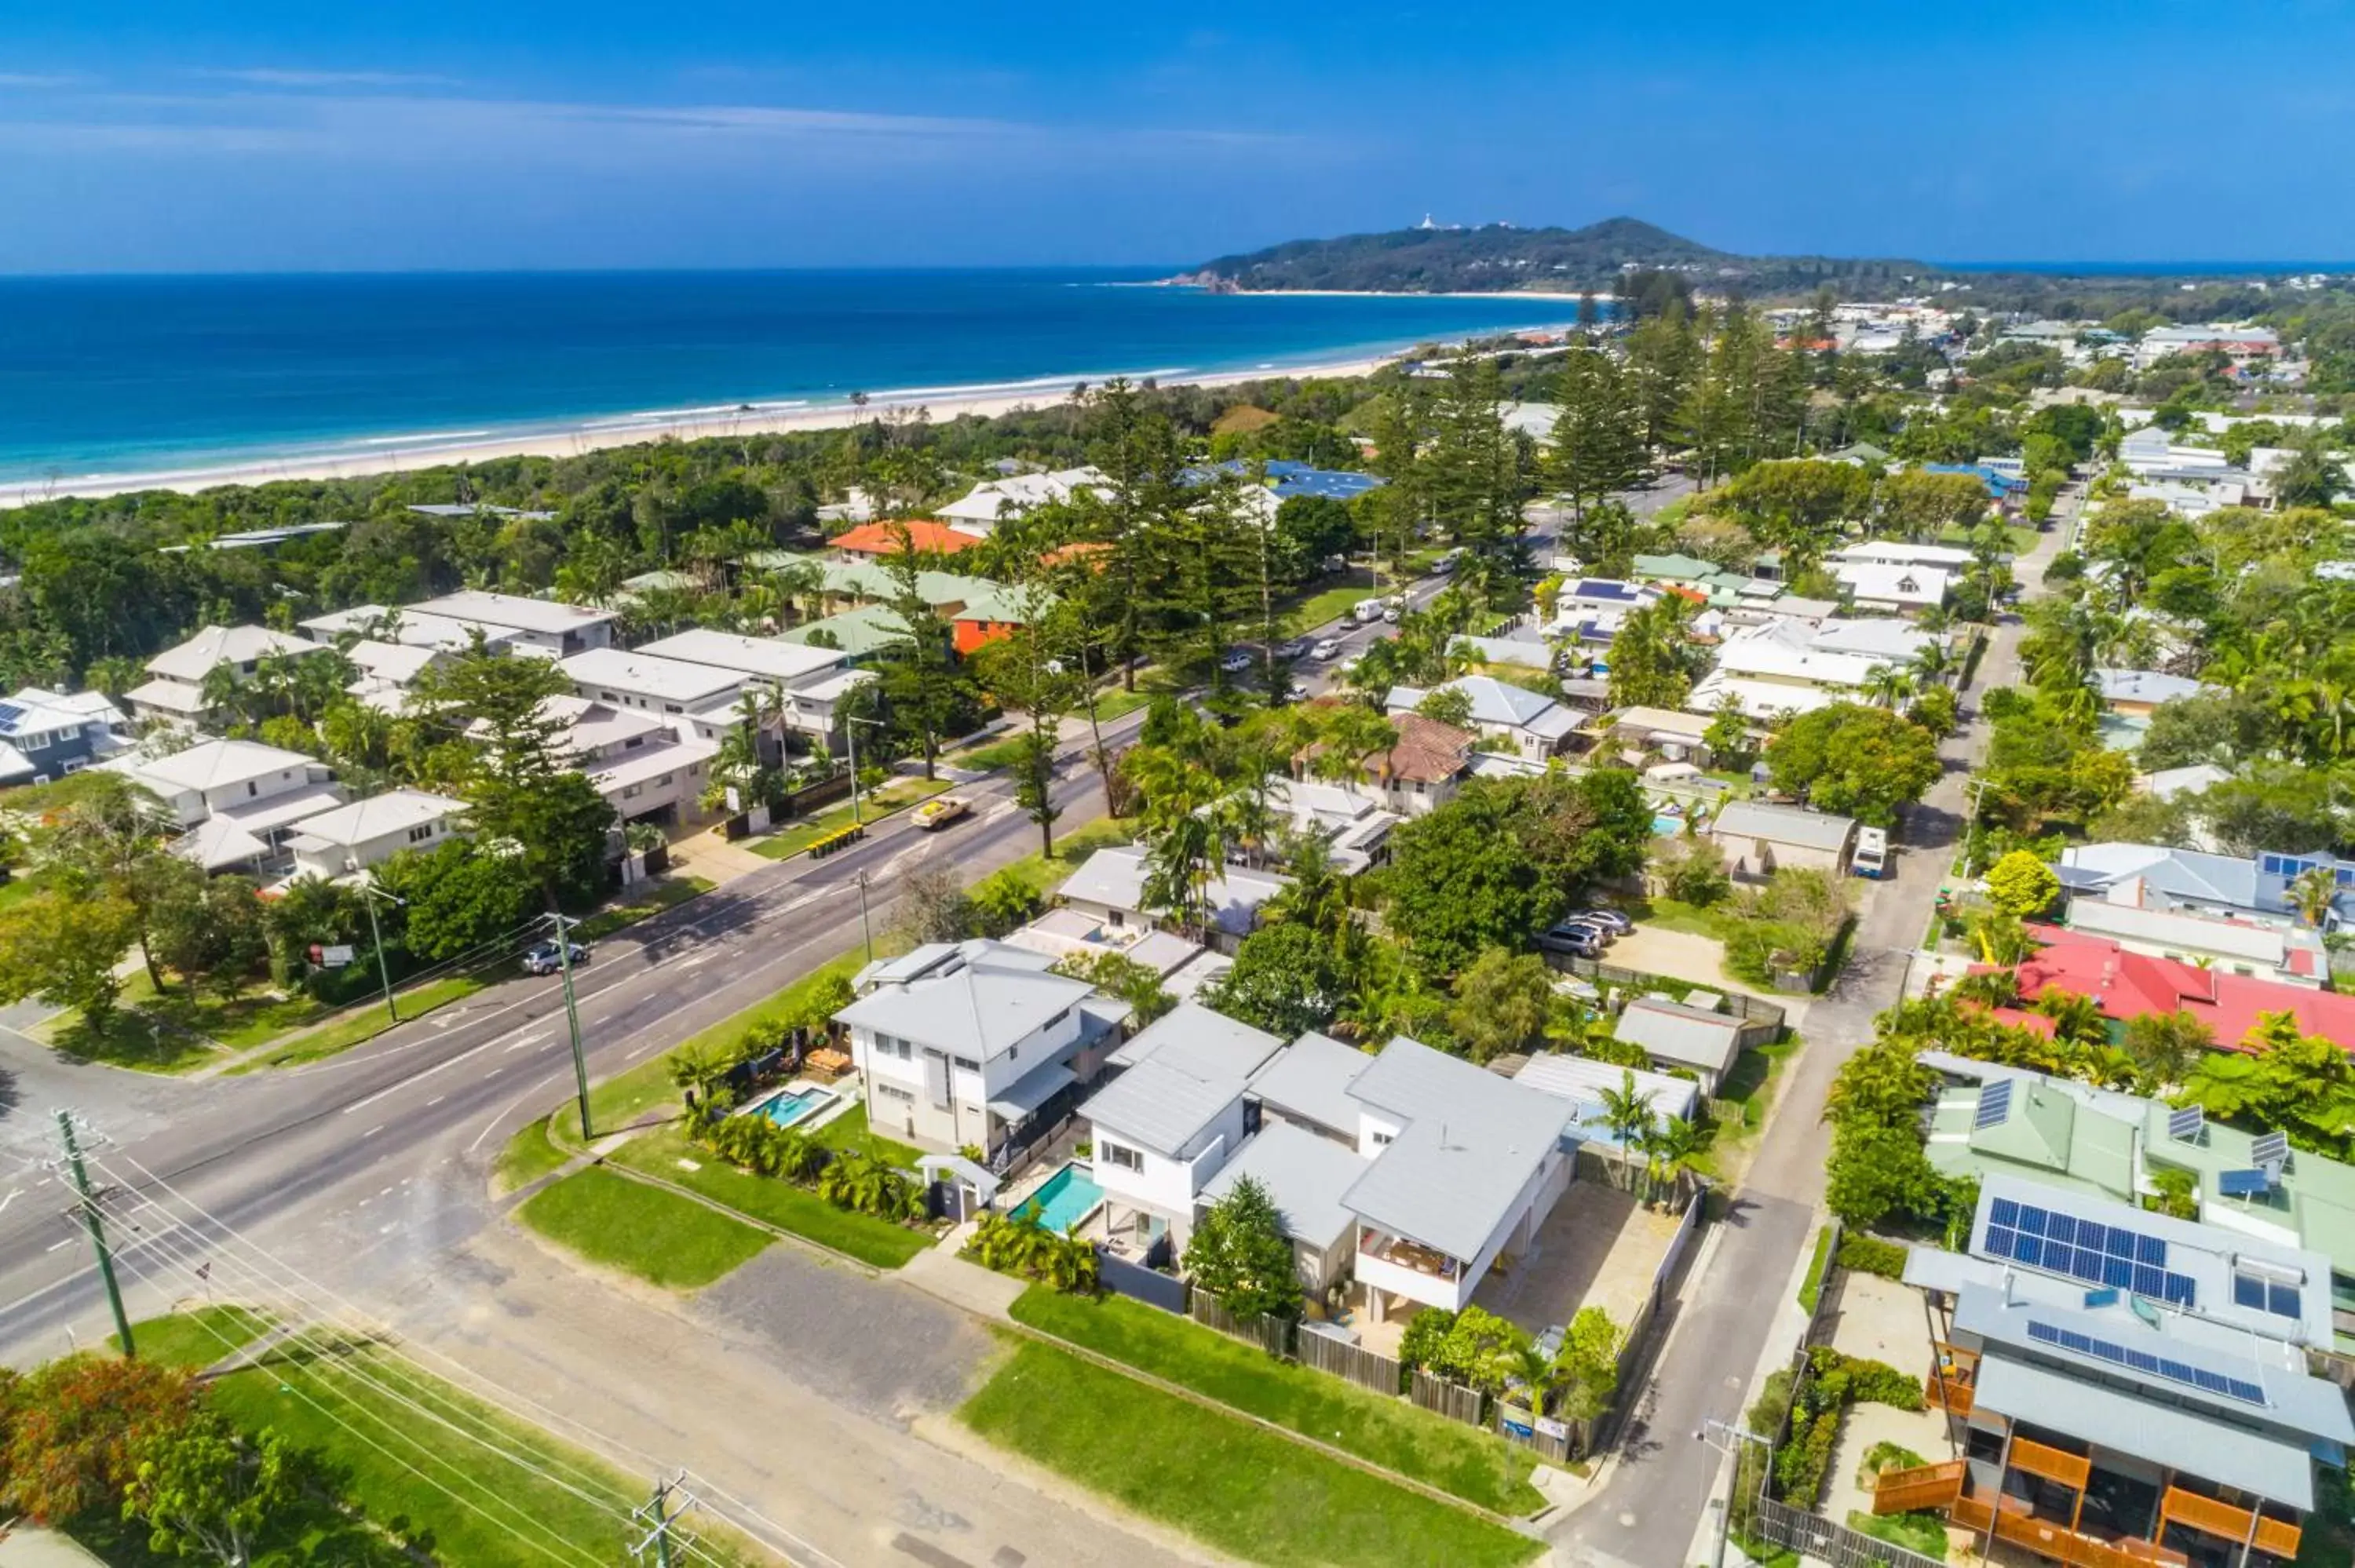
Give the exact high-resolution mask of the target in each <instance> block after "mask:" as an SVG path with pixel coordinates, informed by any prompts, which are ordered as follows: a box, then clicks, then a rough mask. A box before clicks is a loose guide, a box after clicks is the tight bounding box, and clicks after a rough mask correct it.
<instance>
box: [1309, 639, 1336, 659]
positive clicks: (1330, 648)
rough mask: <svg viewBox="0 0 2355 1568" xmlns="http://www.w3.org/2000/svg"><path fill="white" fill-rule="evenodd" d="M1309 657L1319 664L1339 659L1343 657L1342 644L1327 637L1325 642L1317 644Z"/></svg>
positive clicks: (1310, 651)
mask: <svg viewBox="0 0 2355 1568" xmlns="http://www.w3.org/2000/svg"><path fill="white" fill-rule="evenodd" d="M1308 656H1309V657H1310V658H1311V659H1314V660H1316V661H1317V662H1319V663H1323V662H1327V661H1329V660H1333V659H1338V658H1339V657H1340V656H1341V644H1340V643H1338V642H1337V641H1334V640H1333V639H1332V638H1330V637H1327V638H1326V639H1325V640H1324V641H1321V642H1319V643H1317V644H1316V647H1314V648H1311V649H1310V650H1309V651H1308Z"/></svg>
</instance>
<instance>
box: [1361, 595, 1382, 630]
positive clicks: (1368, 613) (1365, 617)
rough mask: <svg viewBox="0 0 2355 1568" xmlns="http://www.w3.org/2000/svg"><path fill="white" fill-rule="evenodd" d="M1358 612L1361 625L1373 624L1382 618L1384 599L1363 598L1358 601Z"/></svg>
mask: <svg viewBox="0 0 2355 1568" xmlns="http://www.w3.org/2000/svg"><path fill="white" fill-rule="evenodd" d="M1356 613H1357V617H1358V623H1359V625H1361V626H1367V625H1371V624H1372V623H1373V622H1375V621H1377V620H1380V619H1381V618H1382V601H1381V600H1380V599H1359V601H1358V609H1357V612H1356Z"/></svg>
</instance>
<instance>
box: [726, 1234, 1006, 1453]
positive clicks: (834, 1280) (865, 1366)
mask: <svg viewBox="0 0 2355 1568" xmlns="http://www.w3.org/2000/svg"><path fill="white" fill-rule="evenodd" d="M694 1309H695V1311H696V1312H697V1313H698V1315H703V1314H709V1315H711V1316H714V1317H717V1318H719V1319H722V1320H724V1321H725V1323H726V1324H727V1325H728V1327H730V1329H732V1330H737V1331H739V1332H743V1333H749V1334H750V1335H751V1336H752V1337H753V1338H754V1339H755V1340H757V1341H759V1342H760V1343H761V1344H762V1345H763V1346H764V1347H766V1348H767V1349H768V1350H769V1352H770V1354H769V1358H768V1359H769V1360H770V1361H772V1362H773V1364H774V1365H775V1366H776V1367H777V1368H778V1369H779V1370H781V1371H783V1372H784V1373H785V1374H786V1375H787V1376H789V1377H791V1378H793V1379H794V1381H795V1382H797V1383H803V1384H805V1385H806V1386H807V1387H809V1388H810V1389H811V1390H812V1391H813V1392H815V1393H818V1394H821V1395H823V1396H825V1397H826V1398H827V1399H831V1400H834V1401H837V1403H840V1404H847V1405H849V1406H851V1407H852V1408H854V1409H858V1410H861V1411H864V1412H866V1413H867V1414H870V1415H874V1416H877V1417H879V1418H880V1419H883V1420H889V1421H896V1422H900V1423H901V1424H903V1425H904V1424H905V1423H907V1422H909V1421H911V1420H913V1419H915V1418H916V1417H918V1416H920V1415H924V1414H931V1413H932V1412H935V1411H944V1410H948V1409H951V1408H953V1407H954V1406H955V1405H956V1404H960V1403H961V1402H962V1401H963V1400H964V1396H965V1394H966V1393H968V1392H969V1391H970V1389H971V1387H972V1386H973V1384H974V1383H976V1382H977V1381H978V1378H979V1374H980V1372H981V1368H982V1363H983V1362H984V1361H986V1359H987V1358H988V1356H989V1353H990V1351H991V1343H990V1339H989V1336H988V1334H987V1333H986V1331H984V1330H982V1329H981V1328H980V1326H979V1325H977V1324H975V1322H974V1320H973V1319H971V1318H970V1317H968V1316H967V1315H966V1314H965V1313H964V1312H962V1311H960V1310H959V1309H957V1308H954V1307H951V1306H949V1305H948V1304H947V1303H945V1302H943V1301H938V1300H935V1299H933V1298H931V1297H929V1296H925V1295H923V1294H922V1293H920V1292H918V1291H914V1290H911V1289H909V1288H907V1287H905V1286H901V1285H897V1284H894V1283H892V1282H891V1281H890V1280H887V1279H870V1278H868V1277H867V1276H865V1275H863V1274H859V1273H858V1272H856V1271H854V1270H852V1269H849V1268H846V1267H842V1266H837V1265H835V1264H830V1263H826V1262H822V1261H820V1260H818V1259H815V1258H813V1257H811V1256H810V1255H808V1254H806V1253H804V1252H800V1251H798V1250H796V1249H795V1248H794V1246H793V1245H792V1244H791V1243H780V1244H779V1245H775V1246H773V1247H771V1248H769V1249H768V1250H767V1251H766V1252H764V1253H762V1255H760V1256H759V1257H756V1258H754V1259H753V1260H752V1261H751V1263H748V1264H746V1265H745V1266H743V1267H741V1268H740V1269H738V1270H736V1271H735V1272H734V1273H733V1274H730V1276H728V1277H726V1278H725V1279H722V1280H720V1281H719V1283H718V1284H716V1285H714V1286H712V1287H710V1288H709V1289H708V1290H706V1291H704V1292H703V1293H702V1294H701V1295H699V1296H698V1297H697V1298H696V1299H695V1308H694Z"/></svg>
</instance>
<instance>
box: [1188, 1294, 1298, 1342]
mask: <svg viewBox="0 0 2355 1568" xmlns="http://www.w3.org/2000/svg"><path fill="white" fill-rule="evenodd" d="M1187 1296H1188V1299H1187V1303H1186V1311H1187V1315H1188V1316H1189V1317H1191V1318H1192V1319H1194V1321H1196V1322H1197V1323H1199V1324H1201V1325H1202V1327H1204V1328H1206V1329H1216V1330H1218V1331H1219V1332H1220V1333H1221V1334H1226V1335H1229V1336H1231V1337H1232V1338H1234V1339H1238V1340H1242V1341H1243V1342H1244V1343H1245V1344H1250V1345H1257V1346H1258V1347H1259V1348H1260V1349H1261V1350H1263V1351H1266V1352H1267V1353H1268V1354H1269V1355H1271V1356H1277V1357H1283V1356H1288V1355H1290V1354H1291V1353H1292V1320H1291V1319H1288V1318H1239V1317H1237V1316H1235V1314H1233V1313H1232V1312H1230V1311H1228V1310H1227V1309H1226V1308H1224V1307H1223V1306H1221V1305H1220V1303H1219V1302H1218V1300H1217V1299H1216V1298H1213V1297H1212V1296H1211V1295H1210V1294H1209V1292H1208V1291H1205V1290H1193V1291H1188V1293H1187Z"/></svg>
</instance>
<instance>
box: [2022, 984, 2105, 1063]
mask: <svg viewBox="0 0 2355 1568" xmlns="http://www.w3.org/2000/svg"><path fill="white" fill-rule="evenodd" d="M2030 1008H2031V1010H2032V1011H2034V1012H2039V1013H2041V1014H2042V1015H2043V1016H2045V1017H2046V1018H2049V1019H2051V1021H2052V1038H2053V1039H2054V1040H2055V1041H2056V1042H2059V1043H2062V1044H2067V1045H2071V1046H2075V1047H2079V1048H2082V1049H2090V1048H2092V1047H2094V1046H2097V1045H2106V1044H2109V1040H2110V1021H2109V1020H2108V1019H2107V1018H2105V1017H2104V1016H2103V1013H2102V1004H2101V1003H2100V1002H2098V1001H2094V999H2093V998H2092V997H2090V996H2087V995H2085V994H2084V993H2083V991H2063V990H2062V989H2061V988H2060V987H2059V986H2051V985H2049V986H2046V987H2045V988H2044V990H2043V991H2042V992H2041V993H2040V994H2039V995H2038V996H2037V998H2036V1000H2035V1001H2033V1002H2031V1003H2030Z"/></svg>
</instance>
